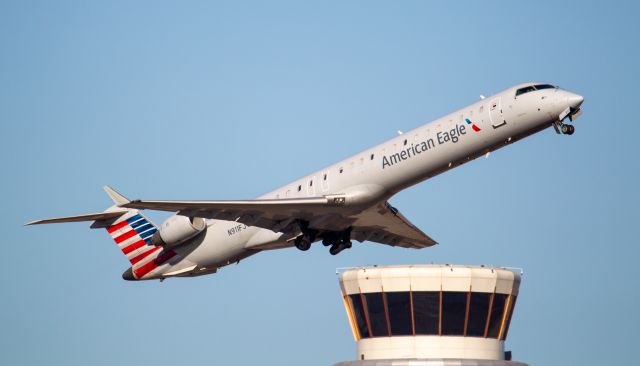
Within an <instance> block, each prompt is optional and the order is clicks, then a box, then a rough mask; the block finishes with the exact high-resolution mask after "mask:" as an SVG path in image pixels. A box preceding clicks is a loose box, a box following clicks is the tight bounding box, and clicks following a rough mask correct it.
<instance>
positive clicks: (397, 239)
mask: <svg viewBox="0 0 640 366" xmlns="http://www.w3.org/2000/svg"><path fill="white" fill-rule="evenodd" d="M351 237H352V238H354V239H355V240H357V241H360V242H362V241H365V240H368V241H373V242H376V243H382V244H388V245H391V246H398V247H404V248H414V249H422V248H426V247H430V246H432V245H435V244H437V242H436V241H435V240H433V239H431V238H430V237H429V236H428V235H427V234H425V233H424V232H423V231H422V230H420V229H418V228H417V227H416V226H415V225H414V224H412V223H411V221H409V220H408V219H407V218H406V217H404V215H402V214H401V213H400V212H399V211H398V210H397V209H396V208H395V207H393V206H391V205H390V204H389V203H388V202H384V203H381V204H378V205H376V206H374V207H372V208H370V209H368V210H365V211H363V212H362V213H361V214H360V215H358V216H357V220H356V222H354V224H353V230H352V231H351Z"/></svg>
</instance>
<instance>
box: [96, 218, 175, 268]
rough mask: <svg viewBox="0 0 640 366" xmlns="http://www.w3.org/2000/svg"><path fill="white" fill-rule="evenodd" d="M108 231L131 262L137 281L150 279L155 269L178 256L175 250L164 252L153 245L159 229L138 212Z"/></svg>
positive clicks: (121, 220) (120, 220) (113, 225)
mask: <svg viewBox="0 0 640 366" xmlns="http://www.w3.org/2000/svg"><path fill="white" fill-rule="evenodd" d="M106 229H107V232H108V233H109V235H111V238H112V239H113V241H115V242H116V244H117V245H118V247H119V248H120V250H122V253H124V255H126V256H127V258H128V259H129V262H131V270H132V273H133V276H134V277H135V278H136V279H144V277H145V276H147V277H150V275H153V274H152V272H153V271H154V270H155V269H157V268H159V267H160V266H162V265H164V264H166V263H167V262H168V261H169V259H171V258H172V257H173V256H175V255H176V252H175V251H173V250H166V251H163V248H162V247H160V246H154V245H151V237H152V236H153V234H155V233H156V232H157V231H158V228H156V227H155V225H153V224H152V223H151V222H149V220H147V218H146V217H144V216H143V215H142V214H140V212H139V211H138V210H130V212H127V213H126V214H125V215H123V216H122V217H120V218H119V219H118V220H117V221H116V222H115V223H113V224H112V225H111V226H108V227H107V228H106Z"/></svg>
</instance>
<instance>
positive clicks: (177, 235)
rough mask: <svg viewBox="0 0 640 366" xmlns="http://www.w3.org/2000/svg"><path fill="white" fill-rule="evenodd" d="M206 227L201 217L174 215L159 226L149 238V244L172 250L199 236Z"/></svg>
mask: <svg viewBox="0 0 640 366" xmlns="http://www.w3.org/2000/svg"><path fill="white" fill-rule="evenodd" d="M206 227H207V225H206V223H205V221H204V219H203V218H202V217H187V216H180V215H174V216H171V217H170V218H168V219H167V220H166V221H165V222H163V223H162V225H160V227H159V228H158V231H157V232H156V233H155V234H153V236H152V237H151V244H152V245H157V246H161V247H163V248H165V249H169V248H173V247H176V246H178V245H180V244H182V243H184V242H185V241H187V240H189V239H191V238H193V237H194V236H196V235H198V234H200V233H201V232H203V231H204V230H205V229H206Z"/></svg>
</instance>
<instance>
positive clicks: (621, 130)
mask: <svg viewBox="0 0 640 366" xmlns="http://www.w3.org/2000/svg"><path fill="white" fill-rule="evenodd" d="M639 10H640V9H639V6H638V5H637V3H634V2H615V3H607V4H606V5H603V4H602V3H601V2H566V3H562V4H560V3H558V2H533V3H525V2H517V3H516V2H488V3H481V2H457V3H455V4H450V3H448V2H426V1H424V2H423V1H403V2H390V1H389V2H380V1H348V2H347V1H337V2H304V3H302V2H166V1H136V2H131V1H113V2H104V3H97V2H84V1H76V2H65V1H56V2H34V1H14V2H7V1H0V46H1V47H0V56H1V57H0V159H1V160H0V163H1V166H2V168H3V175H2V177H3V179H2V180H0V191H1V192H2V193H3V199H2V201H3V205H2V208H3V209H2V211H1V212H2V213H1V215H2V220H0V222H1V224H0V225H1V228H2V231H3V233H4V240H3V243H2V244H3V258H4V260H3V261H2V267H1V268H2V276H0V289H1V290H2V296H1V301H0V310H1V311H0V324H2V326H1V327H0V364H24V365H35V364H44V363H46V364H51V365H86V364H93V365H114V364H140V363H144V364H155V365H173V364H176V363H192V364H202V363H209V364H211V363H216V364H217V363H232V362H233V363H234V364H239V365H250V364H253V363H255V362H261V363H263V364H276V363H277V364H279V365H297V364H300V363H304V364H308V365H331V364H333V363H335V362H338V361H343V360H349V359H354V358H355V344H354V342H353V339H352V337H351V335H350V330H349V328H348V324H347V321H346V316H345V314H344V310H343V307H342V303H341V300H340V298H339V292H338V285H337V278H336V276H335V269H336V268H337V267H347V266H360V265H368V264H379V265H383V264H408V263H430V262H434V263H461V264H494V265H503V266H513V267H522V268H524V271H525V274H524V278H523V284H522V288H521V296H520V298H519V300H518V306H517V309H516V313H515V316H514V319H513V323H512V328H511V331H510V332H509V339H508V341H507V349H510V350H512V351H513V354H514V359H516V360H521V361H524V362H527V363H530V364H545V365H561V364H582V365H600V364H603V363H608V364H614V363H624V362H626V361H628V360H629V359H630V358H631V357H634V355H635V354H634V353H633V352H634V349H635V346H636V344H637V341H636V340H637V329H638V327H639V326H640V315H638V311H637V309H638V307H640V297H639V296H640V295H639V292H638V289H639V288H640V287H639V286H640V283H639V282H640V281H639V279H638V278H639V276H638V274H637V270H636V264H637V258H638V256H639V255H640V249H639V248H640V245H639V244H640V242H639V239H638V235H637V227H636V226H635V225H637V222H638V216H639V215H638V211H637V210H638V206H639V204H640V194H639V193H638V186H639V183H640V181H639V177H638V175H639V165H638V162H637V157H638V154H639V153H640V151H639V148H638V142H637V137H636V136H637V132H636V131H637V127H636V120H637V117H636V112H635V111H634V107H635V106H637V98H638V92H637V90H638V84H639V83H640V77H639V76H640V75H639V71H638V65H639V64H640V55H639V53H638V52H639V51H638V44H639V35H640V26H639V25H638V22H637V19H636V18H637V14H638V12H639ZM532 80H536V81H544V82H550V83H553V84H558V85H560V86H561V87H564V88H566V89H569V90H571V91H575V92H577V93H579V94H582V95H583V96H584V97H585V103H584V115H583V117H581V119H579V120H578V121H577V123H576V133H575V134H574V135H573V136H571V137H568V136H558V135H556V134H555V133H554V132H553V131H551V130H547V131H543V132H542V133H540V134H537V135H535V136H532V137H530V138H528V139H526V140H524V141H521V142H519V143H517V144H515V145H512V146H510V147H508V148H506V149H503V150H500V151H497V152H496V153H494V154H492V155H491V157H490V158H489V159H478V160H477V161H474V162H473V163H471V164H468V165H465V166H463V167H461V168H458V169H455V170H454V171H451V172H448V173H446V174H443V175H441V176H438V177H436V178H434V179H431V180H429V181H427V182H424V183H422V184H420V185H418V186H415V187H413V188H411V189H408V190H406V191H404V192H402V193H400V194H398V195H397V196H396V197H394V198H393V199H392V203H393V204H394V205H395V206H397V207H398V208H399V209H400V210H401V211H402V212H403V213H404V214H405V215H406V216H407V217H409V218H410V219H411V220H412V221H413V222H414V223H415V224H416V225H418V226H419V227H421V228H422V229H423V230H424V231H425V232H427V233H429V234H430V235H431V236H432V237H433V238H435V239H436V240H438V241H439V242H440V245H439V246H437V247H435V248H430V249H425V250H421V251H414V250H406V249H400V248H390V247H387V246H381V245H375V244H371V243H363V244H357V245H355V246H354V248H353V249H351V250H348V251H345V252H343V253H341V254H340V255H339V256H336V257H333V256H330V255H329V254H328V253H327V250H326V248H324V247H322V246H318V247H315V246H314V248H312V249H311V250H310V251H309V252H306V253H302V252H300V251H297V250H294V249H290V250H283V251H274V252H268V253H262V254H260V255H257V256H254V257H252V258H249V259H248V260H246V261H244V262H242V263H240V265H238V266H232V267H228V268H225V269H223V270H221V271H220V272H219V273H218V274H216V275H213V276H206V277H202V278H194V279H186V280H168V281H165V282H163V283H159V282H142V283H129V282H125V281H123V280H122V279H121V278H120V275H121V273H122V271H124V270H125V269H126V268H128V263H127V262H126V260H125V258H124V257H123V256H122V254H121V253H120V252H119V251H118V250H117V248H116V247H115V245H114V244H113V242H111V241H110V239H109V237H108V236H107V235H106V234H105V233H103V232H100V231H94V230H88V229H87V227H86V225H84V224H68V225H60V226H43V227H28V228H26V227H23V226H22V225H23V224H24V223H25V222H27V221H31V220H33V219H37V218H44V217H51V216H61V215H72V214H81V213H85V212H94V211H99V210H102V209H104V208H105V207H107V206H108V205H109V204H110V201H109V199H108V197H107V196H106V195H105V194H104V193H103V192H102V190H101V187H102V186H103V185H105V184H110V185H112V186H114V187H115V188H117V189H118V190H120V191H122V192H123V193H124V194H126V195H129V196H131V197H132V198H157V199H195V198H197V199H233V198H238V199H241V198H252V197H255V196H258V195H260V194H262V193H264V192H267V191H270V190H271V189H273V188H275V187H277V186H279V185H282V184H284V183H286V182H287V181H289V180H292V179H295V178H297V177H300V176H302V175H305V174H307V173H309V172H311V171H314V170H316V169H318V168H320V167H322V166H324V165H326V164H329V163H332V162H334V161H337V160H339V159H342V158H344V157H346V156H349V155H351V154H353V153H356V152H358V151H359V150H361V149H364V148H366V147H368V146H371V145H374V144H377V143H379V142H381V141H383V140H385V139H387V138H389V137H392V136H393V135H394V134H395V132H396V131H397V130H408V129H411V128H413V127H416V126H418V125H420V124H423V123H425V122H427V121H430V120H432V119H434V118H437V117H439V116H440V115H443V114H446V113H448V112H450V111H452V110H454V109H456V108H459V107H462V106H464V105H466V104H468V103H471V102H474V101H476V100H477V99H478V96H479V95H480V94H484V95H490V94H492V93H493V92H497V91H499V90H502V89H504V88H506V87H508V86H510V85H513V84H516V83H519V82H524V81H532ZM151 217H152V218H153V219H155V220H157V221H161V220H162V219H164V217H165V216H164V215H161V214H160V215H156V214H152V215H151Z"/></svg>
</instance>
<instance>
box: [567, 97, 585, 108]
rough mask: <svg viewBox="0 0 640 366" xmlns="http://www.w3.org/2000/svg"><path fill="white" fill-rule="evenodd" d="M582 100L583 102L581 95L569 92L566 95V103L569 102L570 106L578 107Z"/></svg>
mask: <svg viewBox="0 0 640 366" xmlns="http://www.w3.org/2000/svg"><path fill="white" fill-rule="evenodd" d="M582 102H584V98H583V97H582V95H578V94H573V93H570V94H569V96H567V104H569V107H571V108H575V109H578V108H579V107H580V105H581V104H582Z"/></svg>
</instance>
